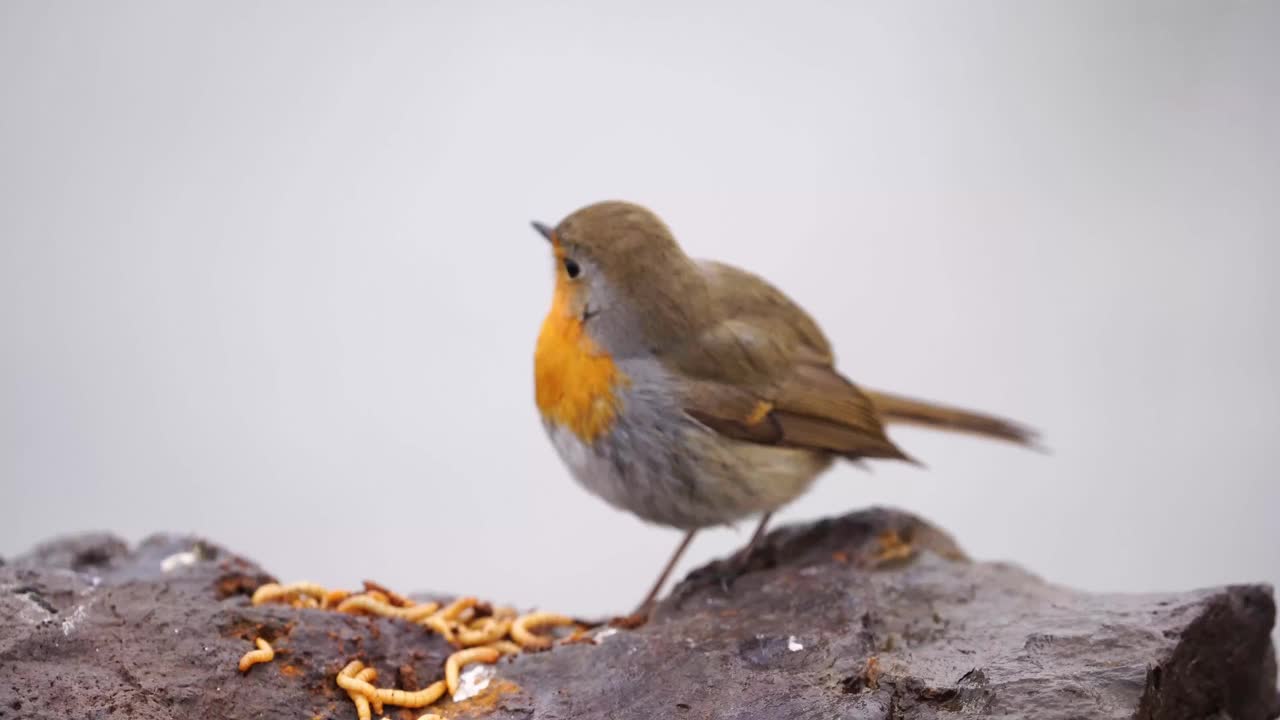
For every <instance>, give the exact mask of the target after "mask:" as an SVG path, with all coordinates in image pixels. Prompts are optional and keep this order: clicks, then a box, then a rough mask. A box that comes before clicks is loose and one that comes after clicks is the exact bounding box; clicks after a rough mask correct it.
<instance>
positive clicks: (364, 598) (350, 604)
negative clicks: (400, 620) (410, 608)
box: [338, 595, 400, 617]
mask: <svg viewBox="0 0 1280 720" xmlns="http://www.w3.org/2000/svg"><path fill="white" fill-rule="evenodd" d="M361 610H363V611H364V612H367V613H373V614H374V615H381V616H382V617H397V616H398V615H399V611H400V608H396V607H392V606H390V605H388V604H387V603H385V602H382V601H381V600H378V599H377V598H374V597H371V596H369V595H352V596H351V597H349V598H347V599H346V600H343V601H342V602H340V603H338V612H344V613H354V612H358V611H361Z"/></svg>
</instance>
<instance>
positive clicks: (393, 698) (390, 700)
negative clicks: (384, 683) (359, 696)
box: [375, 680, 444, 708]
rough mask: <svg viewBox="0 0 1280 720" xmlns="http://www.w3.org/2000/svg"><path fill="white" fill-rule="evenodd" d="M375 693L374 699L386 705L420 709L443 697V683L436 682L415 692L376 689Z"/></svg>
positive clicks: (440, 681)
mask: <svg viewBox="0 0 1280 720" xmlns="http://www.w3.org/2000/svg"><path fill="white" fill-rule="evenodd" d="M375 692H376V693H377V695H376V698H377V699H378V700H381V701H382V702H384V703H386V704H387V705H399V706H400V707H407V708H420V707H426V706H428V705H430V704H431V703H433V702H435V701H436V700H439V699H440V697H441V696H442V695H444V681H442V680H437V681H435V682H433V683H431V684H430V685H428V686H427V687H425V688H423V689H422V690H418V691H417V692H409V691H407V690H392V689H390V688H377V689H376V690H375Z"/></svg>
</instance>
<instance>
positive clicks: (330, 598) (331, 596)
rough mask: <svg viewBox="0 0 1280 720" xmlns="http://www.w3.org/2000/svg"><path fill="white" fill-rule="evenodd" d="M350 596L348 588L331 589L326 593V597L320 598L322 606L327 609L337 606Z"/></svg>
mask: <svg viewBox="0 0 1280 720" xmlns="http://www.w3.org/2000/svg"><path fill="white" fill-rule="evenodd" d="M350 596H351V593H350V592H348V591H346V590H330V591H329V592H327V593H325V594H324V597H322V598H320V607H322V608H325V609H328V608H332V607H337V605H338V603H340V602H342V601H343V600H346V599H347V598H348V597H350Z"/></svg>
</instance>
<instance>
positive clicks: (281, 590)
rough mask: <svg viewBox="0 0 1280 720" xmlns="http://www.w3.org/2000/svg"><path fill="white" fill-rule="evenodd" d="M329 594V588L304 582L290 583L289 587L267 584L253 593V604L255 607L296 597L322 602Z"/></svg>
mask: <svg viewBox="0 0 1280 720" xmlns="http://www.w3.org/2000/svg"><path fill="white" fill-rule="evenodd" d="M327 592H329V590H328V588H325V587H324V586H322V585H318V584H316V583H313V582H306V581H302V582H296V583H289V584H288V585H281V584H280V583H267V584H265V585H261V586H259V587H258V589H257V590H254V591H253V599H252V602H253V604H254V605H261V604H263V603H267V602H274V601H283V600H286V599H289V598H292V597H293V596H294V595H306V596H307V597H311V598H315V599H316V600H322V599H323V598H324V596H325V593H327Z"/></svg>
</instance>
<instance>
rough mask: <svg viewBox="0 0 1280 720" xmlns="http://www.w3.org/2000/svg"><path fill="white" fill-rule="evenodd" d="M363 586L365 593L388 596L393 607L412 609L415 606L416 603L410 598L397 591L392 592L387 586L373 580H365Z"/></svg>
mask: <svg viewBox="0 0 1280 720" xmlns="http://www.w3.org/2000/svg"><path fill="white" fill-rule="evenodd" d="M363 585H364V589H365V592H379V593H382V594H383V595H386V596H387V601H388V602H390V603H391V604H392V605H395V606H397V607H412V606H413V604H414V602H413V601H412V600H410V599H409V598H407V597H405V596H403V595H401V594H400V593H398V592H396V591H395V590H391V589H389V588H387V587H386V586H385V585H382V584H380V583H376V582H374V581H372V580H365V581H364V583H363Z"/></svg>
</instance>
